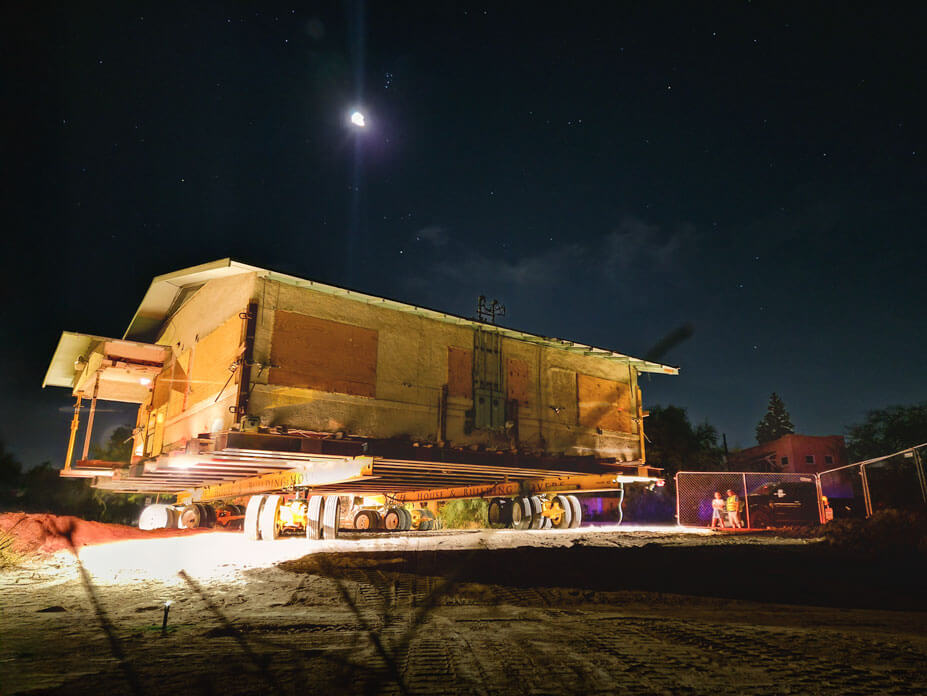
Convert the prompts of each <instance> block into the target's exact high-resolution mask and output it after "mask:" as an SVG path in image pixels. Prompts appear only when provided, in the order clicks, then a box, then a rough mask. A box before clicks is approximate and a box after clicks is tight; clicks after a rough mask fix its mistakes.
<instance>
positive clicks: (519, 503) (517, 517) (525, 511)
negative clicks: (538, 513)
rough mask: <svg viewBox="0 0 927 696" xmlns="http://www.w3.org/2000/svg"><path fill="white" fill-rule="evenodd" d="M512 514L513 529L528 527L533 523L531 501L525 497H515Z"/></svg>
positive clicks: (511, 524)
mask: <svg viewBox="0 0 927 696" xmlns="http://www.w3.org/2000/svg"><path fill="white" fill-rule="evenodd" d="M510 516H511V520H512V521H511V523H510V526H511V527H512V529H528V525H530V524H531V501H530V500H528V499H527V498H524V497H519V498H515V499H514V500H513V501H512V510H511V515H510Z"/></svg>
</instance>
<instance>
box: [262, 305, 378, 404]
mask: <svg viewBox="0 0 927 696" xmlns="http://www.w3.org/2000/svg"><path fill="white" fill-rule="evenodd" d="M273 331H274V340H273V344H272V345H271V351H270V362H271V364H272V365H273V367H271V368H270V374H269V376H268V382H269V383H270V384H279V385H281V386H285V387H302V388H305V389H315V390H318V391H323V392H337V393H339V394H353V395H355V396H370V397H372V396H375V395H376V388H377V331H376V330H375V329H367V328H363V327H360V326H352V325H351V324H345V323H344V322H338V321H331V320H329V319H319V318H318V317H312V316H308V315H306V314H299V313H297V312H287V311H284V310H277V311H276V312H275V313H274V329H273Z"/></svg>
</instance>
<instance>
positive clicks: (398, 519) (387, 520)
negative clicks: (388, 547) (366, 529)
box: [383, 507, 403, 532]
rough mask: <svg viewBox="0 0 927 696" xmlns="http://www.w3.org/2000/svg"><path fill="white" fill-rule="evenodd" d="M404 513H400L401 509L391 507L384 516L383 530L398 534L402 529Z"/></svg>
mask: <svg viewBox="0 0 927 696" xmlns="http://www.w3.org/2000/svg"><path fill="white" fill-rule="evenodd" d="M402 520H403V517H402V513H400V512H399V508H394V507H391V508H390V509H389V510H387V511H386V514H385V515H383V529H385V530H386V531H388V532H398V531H399V529H400V528H401V527H402Z"/></svg>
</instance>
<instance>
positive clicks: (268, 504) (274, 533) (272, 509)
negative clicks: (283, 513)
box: [258, 495, 283, 541]
mask: <svg viewBox="0 0 927 696" xmlns="http://www.w3.org/2000/svg"><path fill="white" fill-rule="evenodd" d="M282 502H283V496H279V495H269V496H267V497H266V498H264V506H263V507H262V508H261V515H260V517H259V519H258V528H259V529H260V530H261V539H263V540H264V541H273V540H274V539H279V538H280V529H279V528H278V527H277V520H278V519H279V518H280V505H281V503H282Z"/></svg>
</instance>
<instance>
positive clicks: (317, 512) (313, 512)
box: [306, 495, 325, 539]
mask: <svg viewBox="0 0 927 696" xmlns="http://www.w3.org/2000/svg"><path fill="white" fill-rule="evenodd" d="M324 506H325V496H323V495H311V496H309V500H308V501H307V502H306V538H307V539H321V538H322V508H323V507H324Z"/></svg>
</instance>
